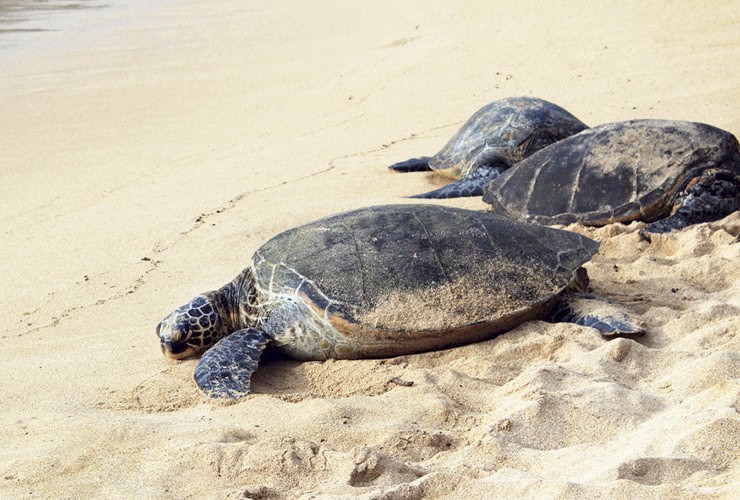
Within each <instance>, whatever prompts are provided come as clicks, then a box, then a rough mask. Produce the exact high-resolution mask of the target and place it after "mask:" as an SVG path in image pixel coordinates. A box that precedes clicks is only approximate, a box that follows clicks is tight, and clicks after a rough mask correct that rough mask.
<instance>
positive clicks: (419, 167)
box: [388, 156, 432, 173]
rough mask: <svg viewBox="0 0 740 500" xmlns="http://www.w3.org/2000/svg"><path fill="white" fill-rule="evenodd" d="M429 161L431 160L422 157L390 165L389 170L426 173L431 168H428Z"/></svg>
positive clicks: (427, 157)
mask: <svg viewBox="0 0 740 500" xmlns="http://www.w3.org/2000/svg"><path fill="white" fill-rule="evenodd" d="M429 160H431V158H430V157H429V156H422V157H420V158H411V159H410V160H406V161H402V162H398V163H394V164H393V165H391V166H390V167H388V168H390V169H391V170H395V171H396V172H403V173H406V172H428V171H430V170H431V169H432V168H431V167H430V166H429Z"/></svg>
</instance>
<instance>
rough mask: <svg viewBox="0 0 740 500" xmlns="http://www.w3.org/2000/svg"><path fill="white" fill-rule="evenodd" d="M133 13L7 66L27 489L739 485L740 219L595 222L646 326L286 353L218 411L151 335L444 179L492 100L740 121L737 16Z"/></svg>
mask: <svg viewBox="0 0 740 500" xmlns="http://www.w3.org/2000/svg"><path fill="white" fill-rule="evenodd" d="M130 5H132V6H133V7H131V8H122V7H120V6H118V7H116V6H110V7H108V8H105V9H96V10H94V11H93V12H92V13H91V14H89V15H87V14H86V15H85V17H84V19H88V21H86V23H87V22H90V23H92V24H85V23H82V24H79V25H74V24H72V27H71V28H69V29H63V30H60V31H58V32H44V33H37V34H36V35H35V36H34V38H33V39H34V41H35V42H34V43H32V44H28V45H26V46H24V47H23V48H18V49H17V50H13V51H6V52H4V53H0V62H1V63H2V64H0V109H1V110H2V111H1V112H0V203H1V204H2V205H1V206H2V209H1V210H0V220H2V226H0V237H1V238H2V240H1V241H0V276H1V277H2V278H0V279H1V280H2V281H1V288H0V290H1V293H2V303H3V311H4V315H5V322H4V327H3V329H2V331H1V333H0V336H1V337H2V340H3V348H2V354H1V355H0V370H1V372H2V378H3V381H2V385H0V401H1V402H2V403H1V408H2V411H0V429H1V430H0V442H2V447H0V497H9V498H17V497H28V496H35V497H53V498H62V497H64V498H73V497H81V498H87V497H100V498H111V497H155V498H202V497H204V496H207V497H217V498H225V497H227V498H243V497H245V496H246V497H251V498H296V497H300V496H302V495H303V498H354V497H362V498H451V499H452V498H496V497H501V498H505V497H509V498H510V497H539V498H651V497H652V498H659V497H660V498H738V497H739V496H740V463H739V460H738V459H739V457H738V449H740V447H739V446H738V443H740V419H738V410H739V409H740V408H738V406H739V404H740V403H739V400H738V399H739V398H738V395H739V394H740V391H739V388H740V387H739V386H740V384H739V383H738V377H739V376H740V354H739V353H738V351H739V350H740V349H739V348H740V345H739V342H740V341H739V339H738V332H740V318H739V316H740V315H739V314H738V312H739V311H740V279H739V278H740V269H739V266H738V262H740V244H739V243H738V232H740V217H739V216H738V214H735V215H733V216H730V217H728V218H726V219H724V220H723V221H719V222H717V223H712V224H702V225H699V226H696V227H693V228H690V229H688V230H685V231H682V232H680V233H678V234H672V235H669V236H661V237H657V238H655V239H654V241H653V242H652V244H648V243H645V242H641V241H639V238H637V237H636V235H635V234H634V231H635V229H636V225H632V226H629V227H624V226H618V225H615V226H612V227H607V228H603V229H600V230H597V231H587V230H583V229H579V230H582V231H585V232H586V233H587V234H592V235H593V236H595V237H597V238H599V239H601V240H602V247H601V250H600V253H599V254H598V255H597V257H596V258H595V259H594V260H593V262H592V263H591V264H590V265H589V266H588V268H589V272H590V274H591V278H592V284H593V286H594V287H595V288H596V289H597V290H598V291H600V292H602V293H604V294H607V295H609V296H610V297H612V298H613V299H615V300H617V301H619V302H621V303H623V304H624V305H625V306H626V307H627V308H628V310H629V311H631V313H632V314H634V315H635V316H636V317H637V318H638V319H640V320H641V321H644V322H645V323H646V324H647V326H648V329H649V333H648V334H647V335H646V336H645V337H644V338H643V339H640V340H639V341H631V340H624V339H621V340H617V341H611V342H606V341H604V340H602V339H601V338H600V337H599V336H598V335H596V334H595V333H594V332H593V331H592V330H590V329H588V328H582V327H578V326H575V325H567V324H548V323H544V322H536V321H535V322H529V323H526V324H524V325H522V326H520V327H518V328H516V329H515V330H513V331H511V332H509V333H506V334H504V335H501V336H500V337H498V338H496V339H494V340H491V341H486V342H482V343H479V344H474V345H470V346H465V347H461V348H456V349H450V350H446V351H440V352H432V353H426V354H421V355H414V356H404V357H401V358H396V359H390V360H363V361H329V362H324V363H299V362H294V361H287V360H276V361H273V362H271V363H268V364H266V365H265V366H263V367H262V368H261V369H260V371H259V372H258V373H257V375H256V376H255V380H254V384H253V388H254V394H253V395H251V396H249V397H247V398H246V399H245V400H244V401H242V402H240V403H238V404H234V405H230V406H221V405H217V404H213V403H211V402H210V401H207V400H205V399H204V398H203V397H201V396H200V395H199V393H198V392H197V390H196V388H195V386H194V383H193V381H192V373H193V369H194V366H195V363H196V362H195V361H187V362H182V363H174V362H171V361H168V360H167V359H165V358H164V357H163V356H162V354H161V353H160V350H159V345H158V340H157V338H156V337H155V334H154V327H155V325H156V324H157V322H158V321H159V320H160V319H161V318H162V317H163V316H164V315H165V314H167V313H168V312H169V311H171V310H172V309H173V308H174V307H176V306H178V305H180V304H181V303H183V302H185V301H186V300H188V299H189V298H190V297H191V296H193V295H194V294H195V293H197V292H200V291H203V290H208V289H212V288H215V287H218V286H220V285H222V284H223V283H225V282H226V281H228V280H230V279H231V278H232V277H233V276H234V275H236V274H237V273H238V272H239V271H240V270H241V269H242V268H243V267H244V266H245V265H246V263H247V261H248V259H249V256H250V255H251V253H252V252H253V251H254V250H255V249H256V248H257V247H258V246H259V245H260V243H261V242H263V241H264V240H265V239H267V238H268V237H270V236H272V235H274V234H275V233H277V232H279V231H281V230H284V229H286V228H289V227H292V226H295V225H298V224H301V223H304V222H308V221H310V220H312V219H315V218H318V217H321V216H325V215H329V214H332V213H336V212H339V211H343V210H348V209H353V208H357V207H362V206H367V205H373V204H382V203H383V204H384V203H394V202H402V201H406V200H404V198H403V196H407V195H409V194H414V193H419V192H422V191H424V190H429V189H430V188H432V187H434V186H435V185H438V181H437V180H435V179H434V178H432V177H430V176H428V175H425V174H408V175H405V176H402V175H394V174H392V173H390V172H388V171H387V170H386V168H385V167H386V166H387V165H388V164H390V163H393V162H395V161H399V160H402V159H406V158H408V157H410V156H414V155H419V154H432V153H434V152H435V151H436V150H437V149H438V148H440V147H441V146H442V145H443V144H444V143H445V142H446V140H447V139H448V138H449V136H451V134H452V133H453V132H454V131H455V130H456V128H457V127H458V126H459V125H460V124H461V123H462V122H463V121H464V120H465V119H467V117H468V116H469V115H470V114H471V113H472V112H473V111H475V110H476V109H478V107H480V106H481V105H483V104H485V103H487V102H489V101H491V100H493V99H497V98H500V97H505V96H515V95H535V96H539V97H543V98H546V99H550V100H553V101H555V102H557V103H558V104H560V105H562V106H563V107H565V108H566V109H568V110H570V111H571V112H573V113H574V114H575V115H576V116H578V117H579V118H581V119H582V120H584V121H585V122H587V123H589V124H592V125H594V124H598V123H602V122H608V121H614V120H620V119H629V118H672V119H689V120H695V121H704V122H708V123H712V124H714V125H717V126H719V127H722V128H725V129H727V130H730V131H732V132H734V133H735V134H737V133H739V132H740V114H739V113H738V109H737V103H738V102H740V73H739V72H738V71H737V62H738V61H740V31H739V30H740V4H738V3H737V2H716V3H714V4H712V5H711V6H710V5H709V4H705V3H703V2H650V3H648V2H642V1H625V2H618V4H617V3H612V4H609V5H606V3H604V5H602V6H600V7H596V6H595V3H592V2H587V1H578V2H568V3H566V4H563V5H561V6H559V7H557V8H555V7H552V6H550V4H549V3H547V2H521V1H516V2H515V1H501V2H485V1H482V0H474V1H473V0H471V1H457V2H440V1H432V2H430V1H427V0H423V1H422V0H419V1H410V2H395V1H385V0H381V1H377V2H365V3H357V2H338V1H334V2H331V1H314V2H268V1H263V0H257V1H249V2H244V1H242V0H238V1H237V0H222V1H218V2H215V1H202V2H186V1H170V2H167V3H166V5H165V6H164V7H159V8H153V7H147V6H146V5H144V2H133V1H132V2H130ZM90 16H92V17H90ZM88 26H94V29H93V28H89V29H88V28H87V27H88ZM36 42H38V43H36ZM445 203H446V204H449V205H453V206H460V207H467V208H475V209H483V208H484V205H483V203H482V202H481V201H480V199H467V200H455V201H448V202H445ZM573 229H578V228H577V227H574V228H573ZM406 382H413V385H409V384H408V383H406Z"/></svg>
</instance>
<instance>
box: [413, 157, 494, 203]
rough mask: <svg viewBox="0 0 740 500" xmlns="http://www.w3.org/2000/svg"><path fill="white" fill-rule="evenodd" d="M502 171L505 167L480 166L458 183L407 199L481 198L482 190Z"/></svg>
mask: <svg viewBox="0 0 740 500" xmlns="http://www.w3.org/2000/svg"><path fill="white" fill-rule="evenodd" d="M504 170H506V166H501V165H497V166H495V167H492V166H490V165H481V166H480V167H478V168H477V169H476V170H475V171H474V172H471V173H470V174H468V175H467V176H466V177H463V178H462V179H460V180H459V181H455V182H453V183H452V184H448V185H446V186H445V187H443V188H439V189H435V190H434V191H430V192H428V193H422V194H417V195H414V196H409V198H432V199H442V198H464V197H469V196H481V195H482V194H483V188H484V187H486V185H487V184H488V183H489V182H491V181H492V180H493V179H495V178H496V177H498V176H499V175H501V172H503V171H504Z"/></svg>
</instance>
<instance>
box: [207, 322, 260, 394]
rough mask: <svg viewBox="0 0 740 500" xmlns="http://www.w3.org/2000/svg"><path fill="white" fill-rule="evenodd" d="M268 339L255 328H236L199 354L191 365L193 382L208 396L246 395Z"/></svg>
mask: <svg viewBox="0 0 740 500" xmlns="http://www.w3.org/2000/svg"><path fill="white" fill-rule="evenodd" d="M271 340H272V339H271V338H270V337H269V336H268V335H267V334H266V333H265V332H263V331H262V330H257V329H256V328H245V329H244V330H238V331H236V332H234V333H232V334H231V335H229V336H228V337H226V338H223V339H221V340H220V341H218V342H217V343H216V344H215V345H214V346H213V347H212V348H210V349H209V350H207V351H206V353H205V354H204V355H203V357H202V358H201V360H200V362H199V363H198V367H197V368H196V369H195V382H196V383H197V384H198V387H200V389H201V390H202V391H203V392H205V393H206V394H207V395H208V396H209V397H212V398H231V399H238V398H241V397H243V396H246V395H247V394H249V387H250V381H251V379H252V374H253V373H254V371H255V370H256V369H257V364H258V363H259V360H260V357H261V356H262V351H263V350H264V349H265V347H266V346H267V344H268V343H269V342H270V341H271Z"/></svg>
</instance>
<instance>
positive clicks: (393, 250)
mask: <svg viewBox="0 0 740 500" xmlns="http://www.w3.org/2000/svg"><path fill="white" fill-rule="evenodd" d="M597 248H598V243H597V242H595V241H593V240H591V239H589V238H587V237H585V236H582V235H579V234H576V233H573V232H569V231H562V230H559V229H553V228H547V227H544V226H539V225H536V224H525V223H521V222H517V221H513V220H511V219H507V218H505V217H500V216H498V215H495V214H491V213H488V212H480V211H471V210H462V209H457V208H449V207H440V206H433V205H386V206H379V207H373V208H364V209H360V210H355V211H352V212H346V213H342V214H339V215H334V216H332V217H328V218H325V219H321V220H319V221H317V222H313V223H311V224H307V225H305V226H301V227H298V228H295V229H290V230H288V231H285V232H283V233H281V234H279V235H277V236H275V237H274V238H272V239H271V240H269V241H268V242H267V243H265V244H264V245H262V247H260V248H259V249H258V250H257V251H256V252H255V254H254V256H253V258H252V263H251V265H250V266H249V267H247V268H246V269H245V270H244V271H242V273H241V274H239V276H237V277H236V278H235V279H234V280H233V281H231V282H230V283H228V284H226V285H225V286H223V287H222V288H220V289H218V290H215V291H211V292H206V293H204V294H201V295H198V296H197V297H195V298H194V299H193V300H191V301H190V302H188V303H187V304H185V305H184V306H182V307H180V308H178V309H177V310H175V311H174V312H173V313H172V314H170V315H169V316H168V317H166V318H165V319H164V320H163V321H162V322H161V323H160V324H159V325H158V326H157V335H158V336H159V338H160V343H161V347H162V350H163V352H164V354H165V355H167V356H169V357H171V358H184V357H189V356H193V355H197V354H201V353H204V352H205V354H203V357H202V358H201V360H200V362H199V363H198V366H197V368H196V370H195V380H196V382H197V385H198V386H199V387H200V388H201V389H202V390H203V391H204V392H205V393H206V394H207V395H209V396H211V397H228V398H238V397H241V396H243V395H245V394H247V393H248V392H249V386H250V379H251V376H252V373H253V372H254V371H255V369H256V368H257V364H258V362H259V358H260V355H261V353H262V350H263V349H264V348H265V346H266V345H267V344H268V343H269V344H273V345H274V346H276V347H278V348H279V349H280V350H281V351H283V352H284V353H285V354H288V355H289V356H292V357H294V358H297V359H301V360H323V359H327V358H368V357H386V356H396V355H401V354H408V353H414V352H420V351H426V350H432V349H440V348H446V347H450V346H455V345H460V344H463V343H469V342H474V341H478V340H482V339H484V338H488V337H490V336H492V335H494V334H496V333H498V332H501V331H504V330H507V329H510V328H513V327H514V326H516V325H518V324H520V323H522V322H524V321H527V320H530V319H534V318H543V319H547V318H551V317H552V316H551V315H552V314H556V315H557V319H558V320H561V321H562V320H565V321H572V322H575V323H578V324H581V325H586V326H592V327H594V328H596V329H597V330H599V331H600V332H601V333H602V334H603V335H604V336H607V337H609V336H615V335H624V336H630V335H640V334H642V333H644V330H643V329H642V328H641V327H640V326H638V325H636V324H634V322H632V321H631V320H630V319H629V318H628V317H627V316H626V315H625V314H624V313H622V312H621V311H620V310H618V309H617V308H616V306H613V305H611V304H609V303H606V302H604V301H603V300H599V299H597V298H595V297H593V296H589V295H585V294H584V293H583V292H585V287H586V285H587V282H588V277H587V275H586V271H585V270H584V269H583V268H582V267H581V265H582V264H583V263H585V262H586V261H588V260H589V259H590V258H591V256H592V255H593V254H594V253H595V252H596V250H597Z"/></svg>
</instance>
